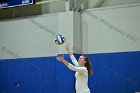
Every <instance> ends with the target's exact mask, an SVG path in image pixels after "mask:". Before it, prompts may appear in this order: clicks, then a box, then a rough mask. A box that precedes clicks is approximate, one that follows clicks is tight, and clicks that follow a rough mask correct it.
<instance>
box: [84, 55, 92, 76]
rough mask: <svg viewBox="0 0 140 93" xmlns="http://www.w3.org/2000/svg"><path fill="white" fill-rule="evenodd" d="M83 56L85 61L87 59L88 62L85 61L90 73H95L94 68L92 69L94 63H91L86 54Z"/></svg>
mask: <svg viewBox="0 0 140 93" xmlns="http://www.w3.org/2000/svg"><path fill="white" fill-rule="evenodd" d="M82 56H83V58H84V59H85V61H86V63H85V67H86V68H87V70H88V75H90V74H92V73H93V70H92V65H91V63H90V61H89V59H88V58H87V57H86V56H84V55H82Z"/></svg>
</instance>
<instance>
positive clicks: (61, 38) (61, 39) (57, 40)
mask: <svg viewBox="0 0 140 93" xmlns="http://www.w3.org/2000/svg"><path fill="white" fill-rule="evenodd" d="M64 42H65V37H64V36H63V35H57V36H56V37H55V43H56V44H58V45H61V44H63V43H64Z"/></svg>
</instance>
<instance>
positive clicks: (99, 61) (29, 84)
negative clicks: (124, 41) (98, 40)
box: [0, 52, 140, 93]
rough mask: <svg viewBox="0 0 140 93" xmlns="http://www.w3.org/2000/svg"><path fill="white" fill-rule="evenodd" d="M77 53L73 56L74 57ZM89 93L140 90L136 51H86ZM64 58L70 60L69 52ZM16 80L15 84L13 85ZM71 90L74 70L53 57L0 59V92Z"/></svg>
mask: <svg viewBox="0 0 140 93" xmlns="http://www.w3.org/2000/svg"><path fill="white" fill-rule="evenodd" d="M79 56H80V55H77V54H76V55H75V57H76V58H77V59H78V58H79ZM86 56H87V57H88V58H89V60H90V61H91V63H92V67H93V70H94V73H93V74H92V75H90V76H89V84H88V85H89V88H90V90H91V93H135V92H136V91H140V52H120V53H99V54H86ZM65 59H66V60H67V61H69V62H70V63H71V60H70V58H69V55H67V54H65ZM15 82H19V84H20V85H19V87H17V86H15ZM2 92H5V93H75V77H74V72H73V71H71V70H69V69H68V68H67V67H66V66H65V65H64V64H62V63H60V62H58V61H57V60H56V57H55V56H53V57H38V58H22V59H5V60H0V93H2Z"/></svg>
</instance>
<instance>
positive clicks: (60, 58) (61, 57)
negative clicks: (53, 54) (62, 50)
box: [56, 55, 65, 62]
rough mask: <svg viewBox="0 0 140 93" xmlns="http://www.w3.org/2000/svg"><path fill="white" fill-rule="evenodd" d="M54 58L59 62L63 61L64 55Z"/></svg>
mask: <svg viewBox="0 0 140 93" xmlns="http://www.w3.org/2000/svg"><path fill="white" fill-rule="evenodd" d="M56 59H57V60H58V61H60V62H64V61H65V59H64V55H63V56H58V57H57V58H56Z"/></svg>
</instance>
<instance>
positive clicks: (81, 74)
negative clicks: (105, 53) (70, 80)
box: [57, 45, 92, 93]
mask: <svg viewBox="0 0 140 93" xmlns="http://www.w3.org/2000/svg"><path fill="white" fill-rule="evenodd" d="M66 50H67V51H68V53H69V55H70V58H71V60H72V62H73V64H74V65H72V64H70V63H69V62H68V61H66V60H65V59H64V56H59V57H57V60H58V61H60V62H62V63H64V64H65V65H66V66H67V67H68V68H69V69H71V70H73V71H76V73H75V77H76V83H75V88H76V93H90V90H89V88H88V75H89V74H91V73H92V67H91V63H90V62H89V60H88V58H87V57H86V56H83V55H81V56H80V57H79V60H78V62H77V60H76V58H75V57H74V55H73V54H72V52H71V50H70V48H69V46H68V45H66Z"/></svg>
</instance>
